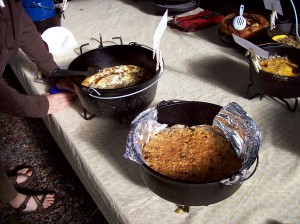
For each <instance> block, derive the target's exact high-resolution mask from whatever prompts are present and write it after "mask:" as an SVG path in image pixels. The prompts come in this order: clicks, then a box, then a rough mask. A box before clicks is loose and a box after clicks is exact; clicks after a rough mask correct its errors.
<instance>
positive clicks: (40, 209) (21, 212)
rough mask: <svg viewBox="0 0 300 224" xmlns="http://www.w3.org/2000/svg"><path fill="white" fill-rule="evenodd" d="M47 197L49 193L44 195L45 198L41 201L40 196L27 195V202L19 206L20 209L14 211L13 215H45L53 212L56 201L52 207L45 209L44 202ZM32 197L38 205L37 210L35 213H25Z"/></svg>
mask: <svg viewBox="0 0 300 224" xmlns="http://www.w3.org/2000/svg"><path fill="white" fill-rule="evenodd" d="M46 195H47V193H46V194H43V197H42V198H41V199H39V198H38V195H27V196H26V198H25V200H24V201H23V202H22V204H21V205H20V206H19V208H14V209H13V213H15V214H16V215H28V214H34V213H44V212H50V211H52V210H53V208H54V207H55V205H56V200H55V201H54V203H53V204H52V205H51V206H50V207H48V208H44V207H43V202H44V200H45V198H46ZM31 197H32V198H33V199H34V200H35V203H36V204H37V207H36V210H34V211H24V209H25V208H26V207H27V203H28V201H29V199H30V198H31Z"/></svg>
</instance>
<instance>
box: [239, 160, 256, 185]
mask: <svg viewBox="0 0 300 224" xmlns="http://www.w3.org/2000/svg"><path fill="white" fill-rule="evenodd" d="M258 162H259V156H258V154H257V155H256V159H255V161H254V162H253V164H254V163H255V166H254V168H253V170H252V171H251V173H250V174H249V175H248V176H247V177H244V178H243V177H242V178H241V179H240V180H239V181H240V182H243V181H246V180H248V179H249V178H250V177H252V176H253V174H254V173H255V171H256V170H257V166H258ZM253 164H252V165H251V166H253Z"/></svg>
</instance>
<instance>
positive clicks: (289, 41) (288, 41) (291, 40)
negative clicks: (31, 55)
mask: <svg viewBox="0 0 300 224" xmlns="http://www.w3.org/2000/svg"><path fill="white" fill-rule="evenodd" d="M272 39H273V40H275V41H276V42H278V43H282V44H285V45H288V46H292V47H295V48H298V49H300V43H299V42H298V41H297V39H296V37H295V36H292V35H277V36H274V37H272Z"/></svg>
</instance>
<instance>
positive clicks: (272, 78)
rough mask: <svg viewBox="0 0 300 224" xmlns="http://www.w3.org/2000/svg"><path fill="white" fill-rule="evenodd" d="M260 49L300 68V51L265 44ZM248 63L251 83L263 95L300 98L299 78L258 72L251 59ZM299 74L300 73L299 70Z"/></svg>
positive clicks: (283, 46) (288, 47) (279, 45)
mask: <svg viewBox="0 0 300 224" xmlns="http://www.w3.org/2000/svg"><path fill="white" fill-rule="evenodd" d="M259 47H260V48H262V49H264V50H266V51H268V52H269V55H270V56H274V55H279V56H283V57H284V56H286V57H287V58H288V59H289V60H290V61H292V62H294V63H296V64H297V65H298V66H300V57H299V55H300V49H296V48H294V47H290V46H285V45H281V44H276V43H274V44H263V45H259ZM247 61H248V63H249V65H250V82H251V84H253V86H254V87H255V89H257V90H258V91H259V92H260V94H261V95H264V94H266V95H268V96H271V97H277V98H280V99H282V98H283V99H284V98H297V97H299V96H300V77H299V76H297V77H287V76H279V75H274V74H272V73H269V72H266V71H263V70H259V72H257V71H256V70H255V67H254V65H253V63H252V62H251V60H250V61H249V57H248V58H247ZM297 72H298V73H299V68H298V71H297Z"/></svg>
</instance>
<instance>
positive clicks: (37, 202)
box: [0, 0, 76, 214]
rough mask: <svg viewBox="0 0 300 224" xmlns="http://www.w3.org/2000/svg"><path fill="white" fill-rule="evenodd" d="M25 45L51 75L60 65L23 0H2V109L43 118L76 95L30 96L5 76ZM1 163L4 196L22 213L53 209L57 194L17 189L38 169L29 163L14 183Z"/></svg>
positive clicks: (0, 184)
mask: <svg viewBox="0 0 300 224" xmlns="http://www.w3.org/2000/svg"><path fill="white" fill-rule="evenodd" d="M19 49H21V50H22V51H23V52H24V53H25V54H26V55H27V57H28V58H29V59H30V60H31V61H33V62H34V63H35V64H36V65H37V66H38V68H39V69H41V70H42V72H43V73H44V74H45V75H46V76H48V77H51V75H52V73H53V71H54V70H56V69H59V66H58V65H57V64H56V63H55V61H54V59H53V56H52V54H50V53H49V52H48V49H47V47H46V45H45V44H44V42H43V40H42V38H41V36H40V34H39V33H38V31H37V29H36V27H35V24H34V23H33V22H32V20H31V18H30V17H29V16H28V15H27V13H26V11H25V10H24V8H23V6H22V1H21V0H0V76H1V77H0V112H1V113H7V114H10V115H14V116H20V117H32V118H41V117H45V116H47V115H48V114H53V113H56V112H60V111H62V110H64V109H65V108H67V107H68V106H69V105H71V104H72V103H73V102H74V101H75V99H76V95H75V93H73V92H69V91H65V92H63V93H58V94H53V95H50V94H45V95H42V96H28V95H26V94H21V93H19V92H18V91H17V90H15V89H14V88H12V87H10V86H9V85H8V84H7V83H6V82H5V80H4V79H3V78H2V75H3V72H4V69H5V67H6V65H7V64H8V63H9V61H10V59H12V58H13V57H14V56H15V55H16V53H17V52H18V50H19ZM2 164H3V162H2V161H1V164H0V200H1V201H3V202H5V203H8V204H9V205H10V206H11V207H12V208H13V211H14V212H16V213H19V214H29V213H33V212H44V211H49V210H50V209H52V208H53V207H54V204H55V202H56V199H55V194H53V193H48V194H47V193H46V194H40V195H26V194H22V193H20V192H19V191H17V190H16V187H20V186H24V185H25V184H27V183H29V182H30V181H31V180H32V178H33V177H34V169H33V168H32V167H25V168H22V169H19V170H18V171H17V172H16V173H15V174H14V178H13V180H14V184H13V183H12V182H11V180H10V179H9V178H8V176H7V174H6V171H5V169H4V167H3V165H2Z"/></svg>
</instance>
